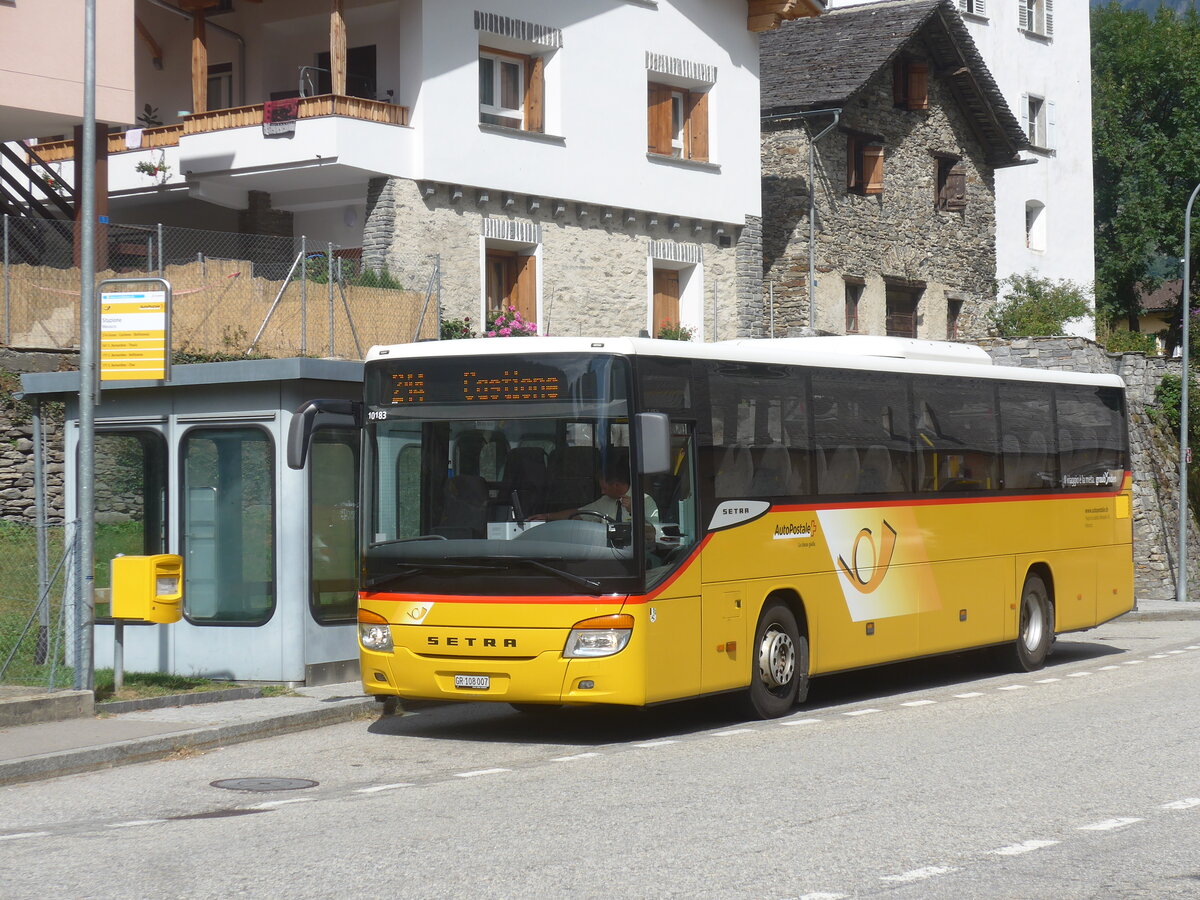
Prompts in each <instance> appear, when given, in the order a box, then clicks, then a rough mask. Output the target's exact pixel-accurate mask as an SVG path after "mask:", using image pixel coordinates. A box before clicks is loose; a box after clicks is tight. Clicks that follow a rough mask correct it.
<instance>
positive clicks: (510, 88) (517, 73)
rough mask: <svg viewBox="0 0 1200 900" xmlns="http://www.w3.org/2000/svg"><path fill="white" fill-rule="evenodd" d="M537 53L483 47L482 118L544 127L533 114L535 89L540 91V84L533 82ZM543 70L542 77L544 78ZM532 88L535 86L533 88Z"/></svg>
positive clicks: (490, 122) (513, 125) (508, 124)
mask: <svg viewBox="0 0 1200 900" xmlns="http://www.w3.org/2000/svg"><path fill="white" fill-rule="evenodd" d="M534 59H535V58H534V57H529V56H523V55H521V54H517V53H509V52H507V51H504V50H493V49H491V48H488V47H480V48H479V121H480V122H482V123H484V124H486V125H503V126H505V127H507V128H523V129H527V130H529V131H540V130H541V127H540V121H537V122H535V121H534V118H535V117H534V116H533V115H532V114H531V112H532V111H531V110H530V101H531V100H533V99H535V98H534V97H532V96H531V94H533V93H537V94H538V95H540V94H541V93H542V92H541V87H540V84H538V85H537V86H534V85H532V84H531V81H532V80H533V76H534V71H533V70H534V69H535V68H538V69H540V66H537V65H536V64H535V63H534ZM540 78H541V76H540V74H539V75H538V80H539V82H540ZM531 88H532V90H531Z"/></svg>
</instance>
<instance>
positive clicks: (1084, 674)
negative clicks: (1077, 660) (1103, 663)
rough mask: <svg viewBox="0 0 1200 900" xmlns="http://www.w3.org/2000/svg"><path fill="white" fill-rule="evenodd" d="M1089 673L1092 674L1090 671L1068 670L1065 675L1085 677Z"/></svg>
mask: <svg viewBox="0 0 1200 900" xmlns="http://www.w3.org/2000/svg"><path fill="white" fill-rule="evenodd" d="M1091 674H1092V673H1091V672H1068V673H1067V677H1068V678H1087V677H1088V676H1089V675H1091Z"/></svg>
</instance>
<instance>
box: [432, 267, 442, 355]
mask: <svg viewBox="0 0 1200 900" xmlns="http://www.w3.org/2000/svg"><path fill="white" fill-rule="evenodd" d="M433 265H434V268H435V271H436V272H437V284H436V285H435V287H434V290H436V291H437V339H438V340H439V341H440V340H441V339H442V254H440V253H435V254H434V256H433Z"/></svg>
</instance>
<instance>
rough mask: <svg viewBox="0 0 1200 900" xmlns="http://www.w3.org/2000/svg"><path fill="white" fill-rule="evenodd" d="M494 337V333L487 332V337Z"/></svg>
mask: <svg viewBox="0 0 1200 900" xmlns="http://www.w3.org/2000/svg"><path fill="white" fill-rule="evenodd" d="M495 336H496V332H494V331H489V332H488V337H495Z"/></svg>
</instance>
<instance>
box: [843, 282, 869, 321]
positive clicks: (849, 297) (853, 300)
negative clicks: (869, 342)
mask: <svg viewBox="0 0 1200 900" xmlns="http://www.w3.org/2000/svg"><path fill="white" fill-rule="evenodd" d="M864 287H865V285H863V284H862V283H861V282H857V281H849V280H847V281H846V334H858V327H859V326H858V307H859V304H860V303H861V302H862V295H863V289H864Z"/></svg>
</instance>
